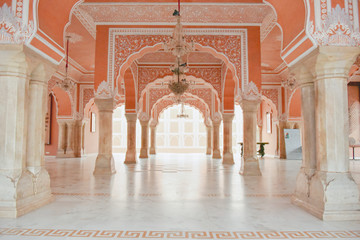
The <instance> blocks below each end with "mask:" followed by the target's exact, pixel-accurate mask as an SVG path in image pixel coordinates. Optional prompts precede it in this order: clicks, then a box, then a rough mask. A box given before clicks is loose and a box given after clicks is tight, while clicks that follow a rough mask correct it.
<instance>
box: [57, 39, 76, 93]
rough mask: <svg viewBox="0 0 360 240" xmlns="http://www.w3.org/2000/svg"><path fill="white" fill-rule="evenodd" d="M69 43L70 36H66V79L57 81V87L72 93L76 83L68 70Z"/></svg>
mask: <svg viewBox="0 0 360 240" xmlns="http://www.w3.org/2000/svg"><path fill="white" fill-rule="evenodd" d="M69 41H70V36H66V65H65V78H64V79H58V80H57V81H56V84H57V86H59V87H60V88H61V89H63V90H64V91H70V90H72V89H73V88H74V85H75V84H74V82H73V81H72V80H71V79H70V77H69V76H68V68H69Z"/></svg>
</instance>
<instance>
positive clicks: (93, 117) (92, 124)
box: [90, 112, 96, 133]
mask: <svg viewBox="0 0 360 240" xmlns="http://www.w3.org/2000/svg"><path fill="white" fill-rule="evenodd" d="M95 131H96V114H95V113H93V112H92V113H91V119H90V132H92V133H94V132H95Z"/></svg>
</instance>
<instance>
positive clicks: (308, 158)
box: [292, 63, 316, 204]
mask: <svg viewBox="0 0 360 240" xmlns="http://www.w3.org/2000/svg"><path fill="white" fill-rule="evenodd" d="M298 65H299V66H296V67H294V68H293V69H292V72H293V73H294V74H295V77H296V81H297V82H298V84H299V87H300V88H301V106H304V107H302V109H301V120H302V121H301V122H302V127H301V145H302V156H303V159H302V166H301V169H300V172H299V174H298V176H297V178H296V187H295V193H294V195H293V197H292V202H293V203H295V204H296V202H299V203H300V204H301V203H302V202H308V201H309V192H310V188H309V187H310V183H311V179H312V177H313V176H314V174H315V171H316V135H315V134H316V124H315V89H314V77H313V75H312V74H311V73H310V71H309V68H308V66H307V65H304V64H300V63H299V64H298Z"/></svg>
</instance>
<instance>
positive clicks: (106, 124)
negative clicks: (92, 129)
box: [94, 98, 116, 175]
mask: <svg viewBox="0 0 360 240" xmlns="http://www.w3.org/2000/svg"><path fill="white" fill-rule="evenodd" d="M95 104H96V106H97V108H98V110H99V153H98V156H97V158H96V162H95V170H94V174H95V175H111V174H114V173H116V171H115V164H114V157H113V155H112V115H113V109H114V104H115V101H114V100H113V99H112V98H108V99H99V98H95Z"/></svg>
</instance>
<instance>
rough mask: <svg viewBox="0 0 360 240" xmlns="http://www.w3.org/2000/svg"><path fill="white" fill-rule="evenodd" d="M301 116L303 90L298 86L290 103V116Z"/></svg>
mask: <svg viewBox="0 0 360 240" xmlns="http://www.w3.org/2000/svg"><path fill="white" fill-rule="evenodd" d="M300 117H301V90H300V88H298V89H297V90H295V92H294V94H293V95H292V97H291V100H290V104H289V118H290V119H291V118H300Z"/></svg>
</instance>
